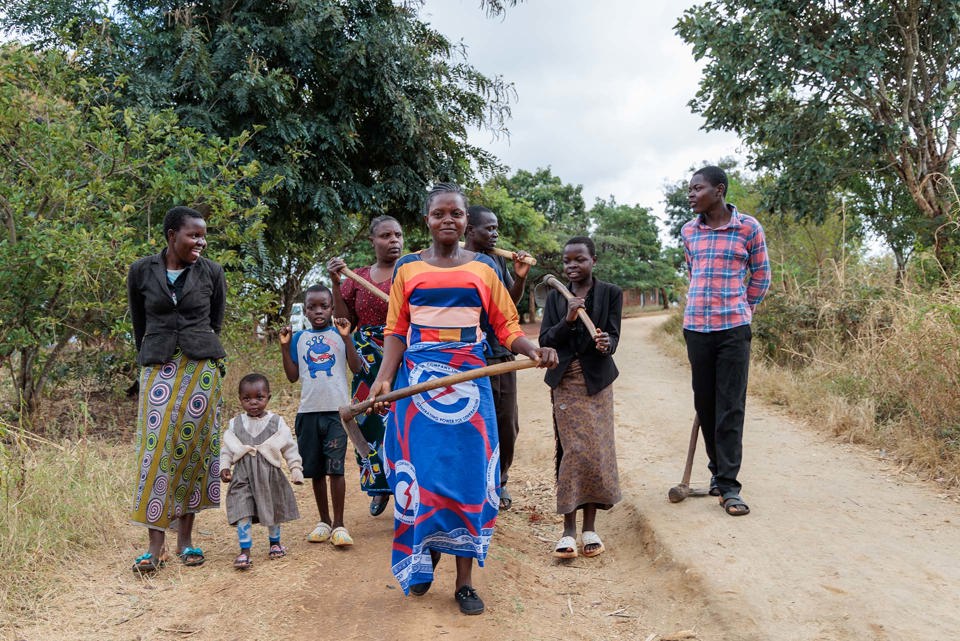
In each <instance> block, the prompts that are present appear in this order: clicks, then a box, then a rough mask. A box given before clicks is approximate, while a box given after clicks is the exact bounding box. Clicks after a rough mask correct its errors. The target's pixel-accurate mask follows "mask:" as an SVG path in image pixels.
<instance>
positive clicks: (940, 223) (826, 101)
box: [676, 0, 960, 272]
mask: <svg viewBox="0 0 960 641" xmlns="http://www.w3.org/2000/svg"><path fill="white" fill-rule="evenodd" d="M676 30H677V32H678V33H679V35H680V36H681V37H682V38H683V39H684V40H685V41H686V42H687V43H688V44H690V45H691V46H692V47H693V52H694V56H695V57H696V59H697V60H705V61H706V66H705V68H704V72H703V77H702V79H701V82H700V89H699V91H698V93H697V96H696V98H695V99H694V100H693V101H692V102H691V106H692V107H693V109H694V110H695V111H696V112H698V113H700V114H702V115H703V116H704V118H705V119H706V127H707V128H708V129H726V130H731V131H735V132H737V133H738V134H739V135H740V136H741V138H742V139H743V140H744V141H745V142H746V143H747V144H748V145H749V147H750V149H751V152H752V154H753V162H754V164H755V165H756V166H757V167H760V168H766V169H770V170H772V171H773V174H774V176H775V178H776V180H777V186H776V188H774V189H771V190H769V191H768V192H767V194H768V196H769V197H770V203H769V204H770V205H771V206H772V207H773V208H775V209H779V210H781V211H784V210H790V211H793V212H795V213H796V214H798V215H800V216H808V217H811V218H814V219H816V218H820V217H821V216H822V215H823V213H824V212H825V211H826V207H825V205H826V204H827V203H828V202H829V199H830V198H831V195H832V193H831V192H835V191H836V190H837V189H841V188H847V187H849V185H850V183H849V180H850V179H855V178H857V177H862V176H864V175H865V174H878V173H879V174H887V175H891V176H894V177H895V178H896V179H897V180H898V181H899V182H900V183H901V184H902V185H903V188H904V190H905V191H906V193H907V194H909V196H910V198H911V199H912V200H913V202H914V203H915V206H916V209H917V210H919V212H921V214H922V218H921V219H920V221H921V222H922V225H919V226H918V229H917V233H918V238H919V241H920V242H922V243H923V244H925V245H926V246H928V247H931V248H933V250H934V253H935V254H936V256H937V258H938V259H939V260H940V262H941V264H943V266H944V268H945V270H947V271H948V272H949V271H951V270H954V269H956V268H957V267H958V266H960V261H958V256H957V251H958V244H960V243H958V242H957V241H956V239H957V237H958V234H957V222H956V216H955V214H954V208H955V204H956V197H955V195H954V191H953V189H952V186H951V184H950V181H949V178H950V177H951V176H952V171H953V168H954V165H955V160H956V154H957V130H958V127H960V84H958V81H960V47H958V46H957V44H958V42H960V11H958V9H957V5H956V3H955V2H952V1H951V0H904V1H902V2H893V1H891V0H882V1H877V2H859V1H857V2H854V1H852V0H850V1H847V0H844V1H839V2H838V1H834V0H830V1H827V0H816V1H813V2H810V1H807V0H746V1H744V0H708V1H707V2H702V3H700V4H698V5H696V6H694V7H692V8H691V9H688V10H687V11H686V12H685V13H684V15H683V17H682V18H681V19H680V21H679V22H678V24H677V26H676Z"/></svg>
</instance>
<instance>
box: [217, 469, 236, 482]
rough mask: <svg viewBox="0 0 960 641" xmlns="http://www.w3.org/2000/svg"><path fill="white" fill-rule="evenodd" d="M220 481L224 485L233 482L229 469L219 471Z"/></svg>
mask: <svg viewBox="0 0 960 641" xmlns="http://www.w3.org/2000/svg"><path fill="white" fill-rule="evenodd" d="M220 480H221V481H223V482H224V483H229V482H230V481H231V480H233V474H231V473H230V469H229V468H226V469H223V470H220Z"/></svg>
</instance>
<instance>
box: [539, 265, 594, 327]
mask: <svg viewBox="0 0 960 641" xmlns="http://www.w3.org/2000/svg"><path fill="white" fill-rule="evenodd" d="M542 282H543V284H544V285H549V286H550V287H553V288H554V289H555V290H557V291H558V292H560V293H561V294H562V295H563V297H564V298H566V299H567V300H570V299H571V298H573V294H571V293H570V290H569V289H567V287H566V285H564V284H563V283H561V282H560V281H559V280H557V277H556V276H553V275H551V274H547V275H546V276H544V277H543V281H542ZM577 316H578V317H579V318H580V320H581V321H583V324H584V326H585V327H586V328H587V331H588V332H590V336H596V334H597V326H596V325H594V324H593V321H592V320H590V317H589V316H587V310H585V309H584V308H582V307H581V308H580V309H578V310H577Z"/></svg>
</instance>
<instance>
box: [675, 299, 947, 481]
mask: <svg viewBox="0 0 960 641" xmlns="http://www.w3.org/2000/svg"><path fill="white" fill-rule="evenodd" d="M850 291H851V288H850V287H849V286H848V288H847V289H846V290H845V291H836V290H834V291H833V292H832V294H833V295H832V296H831V295H830V294H831V292H829V291H826V292H825V291H823V290H820V291H817V292H810V291H805V292H799V293H797V294H796V295H795V296H794V299H793V300H786V301H784V300H783V298H785V297H786V295H785V294H780V293H778V294H774V296H778V297H781V299H780V300H778V301H775V302H774V303H773V305H774V306H775V307H774V309H775V310H776V313H777V314H778V317H777V319H776V321H775V322H776V323H777V326H775V327H773V330H774V331H772V332H771V331H768V333H767V335H766V341H767V342H766V343H765V344H764V343H763V341H762V340H761V341H758V340H756V338H755V341H754V348H755V352H756V353H755V358H754V362H753V365H752V371H751V376H750V391H751V393H754V394H758V395H759V396H761V397H763V398H765V399H767V400H768V401H769V402H772V403H774V404H776V405H781V406H783V407H785V408H787V409H788V410H789V411H790V412H791V413H793V414H795V415H797V416H800V417H802V418H804V419H805V420H807V421H808V422H809V423H810V424H812V425H814V426H817V427H818V428H820V429H824V430H827V431H829V432H831V433H832V434H833V435H835V436H837V437H838V438H840V439H843V440H845V441H848V442H852V443H858V444H862V445H865V446H868V447H871V448H874V449H876V450H878V451H880V453H881V455H882V456H884V457H885V458H889V459H892V460H893V461H894V462H895V463H897V464H898V465H899V467H900V468H901V469H903V470H909V471H911V472H914V473H916V474H918V475H920V476H921V477H923V478H927V479H931V480H935V481H937V482H938V483H940V484H942V485H943V486H945V487H951V488H957V487H960V287H956V286H954V287H952V288H951V287H945V288H941V289H939V290H936V291H932V292H931V291H926V292H923V293H919V294H917V293H910V292H908V291H905V290H903V289H896V288H892V287H891V288H888V289H884V290H880V291H878V290H877V289H876V288H875V287H874V286H873V285H871V290H870V291H871V295H870V296H863V295H855V296H851V294H850ZM811 301H815V302H816V304H811ZM767 304H769V303H765V305H767ZM811 309H814V310H815V312H816V313H815V314H810V310H811ZM796 310H799V312H798V315H797V316H792V315H791V312H792V311H796ZM764 311H765V310H761V312H760V314H761V315H762V314H764ZM761 318H762V316H758V319H757V320H760V319H761ZM765 320H766V322H768V323H769V320H767V319H765ZM680 326H681V318H680V313H676V314H675V316H674V317H673V318H671V320H670V322H668V323H667V326H666V327H665V330H666V331H667V333H668V334H669V335H670V336H671V337H672V338H677V337H678V335H679V333H680ZM768 329H769V325H768ZM778 332H779V333H778ZM756 335H757V333H756V331H755V336H756ZM771 335H773V336H774V337H775V339H770V336H771ZM758 343H761V344H758ZM668 345H669V349H670V350H671V351H673V352H675V353H676V355H677V356H678V357H680V358H684V359H685V352H684V350H683V345H682V341H680V342H677V341H676V340H670V341H668ZM771 345H773V348H772V349H771ZM778 357H779V358H778ZM778 363H779V364H778Z"/></svg>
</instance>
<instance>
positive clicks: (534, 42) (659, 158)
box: [421, 0, 741, 215]
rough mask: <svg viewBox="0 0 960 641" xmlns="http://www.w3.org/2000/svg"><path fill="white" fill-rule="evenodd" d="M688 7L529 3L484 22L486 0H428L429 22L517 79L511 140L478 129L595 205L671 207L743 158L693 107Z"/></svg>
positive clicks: (489, 66)
mask: <svg viewBox="0 0 960 641" xmlns="http://www.w3.org/2000/svg"><path fill="white" fill-rule="evenodd" d="M693 4H696V3H695V2H693V1H690V0H644V1H642V2H641V1H638V0H524V1H523V2H522V3H521V4H518V5H517V6H515V7H512V8H509V9H508V10H507V12H506V15H505V16H504V17H503V18H487V17H486V14H485V13H484V11H483V10H482V9H480V8H479V5H480V0H427V2H426V4H425V6H424V8H423V10H422V11H421V17H422V18H423V19H424V20H425V21H427V22H429V23H430V24H432V25H433V26H434V28H436V29H437V30H438V31H440V32H441V33H443V34H445V35H446V36H447V37H449V38H450V39H452V40H453V41H461V40H462V41H463V42H464V44H466V46H467V59H468V61H469V62H470V64H471V65H473V66H474V67H476V68H477V69H478V70H480V71H481V72H483V73H484V74H486V75H495V74H499V75H502V76H503V77H504V79H505V80H507V81H509V82H512V83H514V85H515V87H516V91H517V94H518V95H517V100H516V102H515V103H514V104H513V106H512V110H513V117H512V118H511V119H510V121H509V123H508V124H507V126H508V128H509V130H510V137H509V139H503V138H501V139H498V140H492V139H491V135H490V133H489V132H485V133H478V134H477V135H475V136H473V139H472V142H474V143H475V144H477V145H479V146H482V147H484V148H486V149H489V150H490V151H492V152H493V153H494V154H496V155H497V157H499V158H500V159H501V161H502V162H504V163H505V164H507V165H508V166H509V167H510V168H511V170H516V169H528V170H531V171H532V170H535V169H536V168H538V167H546V166H547V165H549V166H551V167H552V168H553V173H554V174H555V175H557V176H559V177H560V178H561V179H563V180H564V181H565V182H568V183H573V184H581V185H583V195H584V199H585V200H586V202H587V206H588V207H589V206H591V205H592V204H593V202H594V199H595V198H597V197H600V198H606V197H608V196H609V195H611V194H612V195H614V196H615V197H616V199H617V202H620V203H627V204H639V205H642V206H645V207H650V208H651V209H652V210H653V211H654V212H655V213H657V214H658V215H659V214H660V213H661V212H662V210H663V203H662V201H663V185H664V183H665V182H667V181H670V182H673V181H675V180H678V179H681V178H687V177H688V176H687V170H688V169H689V168H690V166H691V165H699V164H700V163H701V162H702V161H703V160H710V161H716V160H718V159H719V158H721V157H723V156H731V155H734V156H740V155H741V154H740V153H739V152H740V145H739V143H738V140H737V138H736V136H735V135H734V134H731V133H725V132H711V133H707V132H704V131H702V130H701V129H700V127H701V125H702V124H703V120H702V118H701V117H700V116H698V115H694V114H692V113H691V111H690V108H689V107H688V106H687V102H688V101H689V100H690V99H691V98H693V96H694V95H695V93H696V91H697V84H698V81H699V78H700V66H699V65H698V64H697V63H695V62H694V60H693V55H692V54H691V52H690V48H689V47H688V46H686V45H685V44H684V43H683V42H682V41H681V40H680V38H679V37H678V36H677V35H676V34H675V33H674V32H673V25H674V24H676V21H677V18H678V17H679V16H680V15H681V13H682V12H683V10H684V9H686V8H687V7H689V6H692V5H693Z"/></svg>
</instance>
